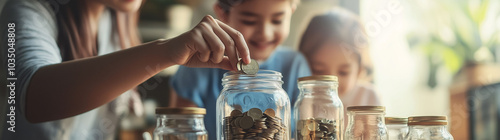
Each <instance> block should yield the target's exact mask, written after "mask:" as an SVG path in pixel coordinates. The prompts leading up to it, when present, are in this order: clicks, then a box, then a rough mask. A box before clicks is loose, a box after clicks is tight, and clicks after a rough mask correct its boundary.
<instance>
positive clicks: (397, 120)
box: [385, 117, 408, 124]
mask: <svg viewBox="0 0 500 140" xmlns="http://www.w3.org/2000/svg"><path fill="white" fill-rule="evenodd" d="M385 124H408V118H400V117H385Z"/></svg>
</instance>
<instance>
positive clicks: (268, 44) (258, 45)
mask: <svg viewBox="0 0 500 140" xmlns="http://www.w3.org/2000/svg"><path fill="white" fill-rule="evenodd" d="M250 45H252V46H254V47H255V48H257V49H261V50H264V49H267V48H270V47H272V46H273V45H274V41H270V42H264V43H261V42H255V41H250Z"/></svg>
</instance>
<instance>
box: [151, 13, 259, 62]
mask: <svg viewBox="0 0 500 140" xmlns="http://www.w3.org/2000/svg"><path fill="white" fill-rule="evenodd" d="M160 43H161V44H165V45H166V46H167V48H168V50H167V51H168V58H167V59H169V61H172V62H173V63H175V64H178V65H184V66H187V67H207V68H222V69H226V70H236V63H237V62H238V58H239V57H241V58H242V59H243V62H244V63H245V64H248V63H250V61H251V60H250V53H249V50H248V46H247V44H246V42H245V39H244V38H243V35H242V34H241V33H240V32H238V31H237V30H235V29H233V28H231V27H230V26H228V25H226V24H224V23H223V22H221V21H219V20H217V19H214V18H213V17H212V16H209V15H208V16H205V17H204V18H203V20H201V22H200V23H198V25H196V26H195V27H194V28H193V29H191V30H190V31H188V32H186V33H183V34H181V35H179V36H177V37H175V38H172V39H169V40H164V41H161V42H160ZM238 55H239V57H238Z"/></svg>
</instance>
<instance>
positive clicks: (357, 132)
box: [344, 106, 389, 140]
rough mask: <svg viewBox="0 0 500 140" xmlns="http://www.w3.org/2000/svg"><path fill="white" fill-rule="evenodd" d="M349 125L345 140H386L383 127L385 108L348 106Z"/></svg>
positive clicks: (386, 136) (385, 130)
mask: <svg viewBox="0 0 500 140" xmlns="http://www.w3.org/2000/svg"><path fill="white" fill-rule="evenodd" d="M347 115H348V118H349V123H348V124H347V129H346V131H345V136H344V137H345V139H346V140H387V139H389V137H388V135H387V128H386V127H385V122H384V121H385V119H384V115H385V107H383V106H350V107H347Z"/></svg>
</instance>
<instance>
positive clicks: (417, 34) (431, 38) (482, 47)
mask: <svg viewBox="0 0 500 140" xmlns="http://www.w3.org/2000/svg"><path fill="white" fill-rule="evenodd" d="M409 4H411V5H413V6H412V8H414V9H412V11H414V14H415V15H414V16H415V18H414V19H416V20H415V22H414V23H415V24H416V25H417V26H416V27H415V29H416V30H415V31H413V32H412V33H410V34H409V35H408V43H409V45H410V47H412V49H416V50H419V51H421V52H422V53H424V54H425V56H426V57H427V58H428V61H429V68H430V73H429V78H428V82H427V84H428V86H429V87H431V88H434V87H435V86H437V82H436V72H437V70H438V69H439V68H440V67H443V66H444V67H445V68H446V69H447V70H449V72H451V73H452V74H453V75H455V74H456V73H457V72H458V71H459V70H460V69H462V68H463V67H464V66H465V65H467V64H474V63H490V62H497V61H498V57H500V56H499V55H500V54H496V53H495V52H496V51H497V50H500V39H499V38H500V31H499V30H500V23H499V22H500V2H499V1H495V0H494V1H490V0H439V1H434V0H419V1H409Z"/></svg>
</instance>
